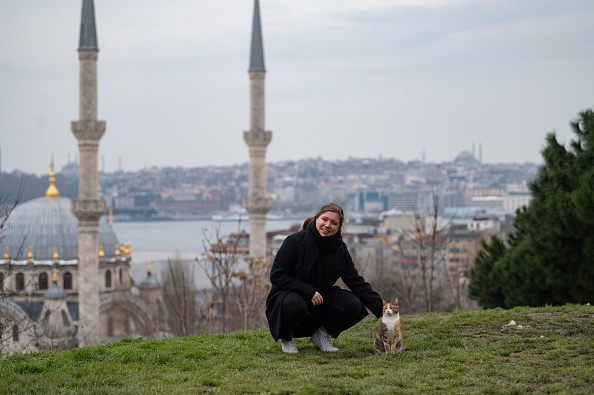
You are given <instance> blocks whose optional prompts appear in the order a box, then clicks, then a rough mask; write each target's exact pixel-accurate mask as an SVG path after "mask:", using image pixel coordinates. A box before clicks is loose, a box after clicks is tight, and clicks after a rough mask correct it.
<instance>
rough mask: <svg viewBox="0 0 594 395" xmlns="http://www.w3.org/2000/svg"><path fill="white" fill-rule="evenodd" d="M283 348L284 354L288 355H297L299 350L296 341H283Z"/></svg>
mask: <svg viewBox="0 0 594 395" xmlns="http://www.w3.org/2000/svg"><path fill="white" fill-rule="evenodd" d="M281 346H282V347H283V352H284V353H286V354H297V353H298V352H299V350H297V346H295V340H293V339H291V340H288V341H287V340H284V339H281Z"/></svg>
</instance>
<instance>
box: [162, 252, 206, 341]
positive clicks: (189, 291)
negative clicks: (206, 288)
mask: <svg viewBox="0 0 594 395" xmlns="http://www.w3.org/2000/svg"><path fill="white" fill-rule="evenodd" d="M167 266H168V269H169V270H168V272H167V275H166V277H165V281H164V282H163V298H164V301H165V304H166V305H167V306H168V307H169V312H170V322H169V326H170V328H171V329H172V330H173V332H174V333H175V334H176V335H178V336H188V335H191V334H194V333H195V327H196V325H195V323H196V319H197V294H198V293H197V291H196V287H195V284H194V267H193V266H188V265H186V264H185V263H184V262H183V260H182V258H181V257H180V256H176V257H175V258H174V260H173V262H172V261H171V260H168V261H167Z"/></svg>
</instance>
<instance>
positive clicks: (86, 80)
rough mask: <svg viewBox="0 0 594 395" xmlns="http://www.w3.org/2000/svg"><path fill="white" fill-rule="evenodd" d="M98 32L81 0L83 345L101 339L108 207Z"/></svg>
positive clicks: (77, 126) (78, 127)
mask: <svg viewBox="0 0 594 395" xmlns="http://www.w3.org/2000/svg"><path fill="white" fill-rule="evenodd" d="M98 52H99V48H98V47H97V32H96V30H95V8H94V5H93V0H83V2H82V16H81V25H80V42H79V46H78V60H79V64H80V73H79V75H80V77H79V78H80V93H79V96H80V99H79V120H78V121H73V122H72V132H73V133H74V136H75V137H76V139H77V140H78V150H79V156H80V168H79V188H78V200H76V201H73V202H72V212H73V213H74V215H75V216H76V218H78V317H79V331H78V335H79V345H80V346H85V345H91V344H97V343H99V340H100V338H99V281H100V280H99V218H101V216H102V215H103V214H105V212H106V209H107V207H106V204H105V201H104V200H102V199H99V181H98V168H97V165H98V162H97V152H98V150H99V140H100V139H101V136H103V133H104V132H105V122H103V121H98V120H97V54H98Z"/></svg>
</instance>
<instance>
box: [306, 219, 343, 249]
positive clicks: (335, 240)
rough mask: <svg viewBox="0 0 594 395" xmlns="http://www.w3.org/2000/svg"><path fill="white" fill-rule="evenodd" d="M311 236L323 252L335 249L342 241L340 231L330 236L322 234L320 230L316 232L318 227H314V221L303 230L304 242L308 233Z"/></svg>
mask: <svg viewBox="0 0 594 395" xmlns="http://www.w3.org/2000/svg"><path fill="white" fill-rule="evenodd" d="M308 233H310V235H311V237H313V240H314V241H315V243H316V244H317V245H318V248H319V249H320V251H323V252H331V251H336V249H337V248H338V247H340V244H341V243H342V235H341V234H340V232H336V234H334V235H332V236H322V235H321V234H320V232H318V228H316V221H313V222H312V223H311V224H309V226H308V227H307V229H306V230H305V243H307V242H308V241H309V235H308Z"/></svg>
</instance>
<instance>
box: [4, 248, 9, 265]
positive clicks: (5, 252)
mask: <svg viewBox="0 0 594 395" xmlns="http://www.w3.org/2000/svg"><path fill="white" fill-rule="evenodd" d="M4 262H10V248H8V246H6V248H5V249H4Z"/></svg>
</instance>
